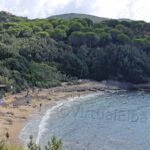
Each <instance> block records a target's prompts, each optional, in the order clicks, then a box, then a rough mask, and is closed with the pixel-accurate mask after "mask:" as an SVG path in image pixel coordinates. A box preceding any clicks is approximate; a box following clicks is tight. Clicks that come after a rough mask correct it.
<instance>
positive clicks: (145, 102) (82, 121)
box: [20, 91, 150, 150]
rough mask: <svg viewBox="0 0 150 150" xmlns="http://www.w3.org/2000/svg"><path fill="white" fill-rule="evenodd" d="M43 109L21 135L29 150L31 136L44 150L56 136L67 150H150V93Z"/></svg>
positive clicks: (94, 97)
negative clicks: (28, 144)
mask: <svg viewBox="0 0 150 150" xmlns="http://www.w3.org/2000/svg"><path fill="white" fill-rule="evenodd" d="M42 109H43V110H42V112H40V113H39V114H35V115H33V116H32V118H31V119H30V120H29V121H28V122H27V123H26V124H25V125H24V128H23V129H22V131H21V133H20V140H21V141H22V143H23V144H24V145H25V147H26V146H27V143H28V142H29V136H30V135H33V137H34V140H35V142H36V143H37V144H40V145H41V148H42V149H44V147H45V145H46V144H47V142H48V141H49V140H50V139H51V137H52V136H54V135H55V136H56V137H57V138H59V139H61V140H62V142H63V148H64V150H91V149H92V150H149V149H150V93H146V92H136V91H135V92H129V91H128V92H127V91H120V92H119V91H118V92H112V91H107V92H99V93H94V94H87V95H84V96H77V97H70V98H67V99H62V100H60V101H57V102H55V103H54V104H53V106H47V107H46V108H42Z"/></svg>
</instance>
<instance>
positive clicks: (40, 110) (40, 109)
mask: <svg viewBox="0 0 150 150" xmlns="http://www.w3.org/2000/svg"><path fill="white" fill-rule="evenodd" d="M41 108H42V103H40V111H41Z"/></svg>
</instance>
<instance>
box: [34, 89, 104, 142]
mask: <svg viewBox="0 0 150 150" xmlns="http://www.w3.org/2000/svg"><path fill="white" fill-rule="evenodd" d="M100 94H102V92H101V93H99V92H98V93H94V94H87V95H83V96H75V97H69V98H67V99H66V100H64V101H62V100H61V101H59V102H58V103H57V105H55V106H53V107H52V108H51V109H49V110H48V111H47V112H46V114H45V115H44V116H43V118H42V120H41V122H40V124H39V131H38V136H37V138H36V144H39V142H40V139H41V138H42V136H43V135H44V133H45V132H46V131H47V130H46V125H47V122H48V120H49V119H50V115H51V114H52V112H53V111H55V110H56V109H58V108H59V107H65V106H68V104H70V103H71V102H74V101H75V100H77V99H80V100H81V99H86V98H92V97H95V96H97V95H100Z"/></svg>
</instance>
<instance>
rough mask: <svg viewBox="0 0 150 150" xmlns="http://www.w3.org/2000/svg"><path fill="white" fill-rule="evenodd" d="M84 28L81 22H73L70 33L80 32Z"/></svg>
mask: <svg viewBox="0 0 150 150" xmlns="http://www.w3.org/2000/svg"><path fill="white" fill-rule="evenodd" d="M81 28H82V24H81V23H79V22H71V24H70V26H69V32H70V33H71V32H75V31H80V30H81Z"/></svg>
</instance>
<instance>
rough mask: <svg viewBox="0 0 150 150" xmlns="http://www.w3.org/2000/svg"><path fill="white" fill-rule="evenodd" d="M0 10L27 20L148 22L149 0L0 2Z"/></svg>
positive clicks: (28, 0)
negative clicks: (62, 17)
mask: <svg viewBox="0 0 150 150" xmlns="http://www.w3.org/2000/svg"><path fill="white" fill-rule="evenodd" d="M0 10H4V11H8V12H11V13H13V14H15V15H19V16H27V17H28V18H45V17H48V16H52V15H57V14H62V13H86V14H91V15H96V16H100V17H108V18H130V19H135V20H145V21H149V22H150V0H0Z"/></svg>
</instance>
